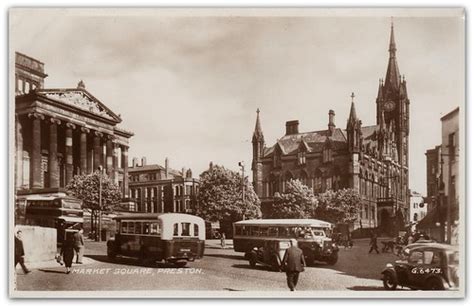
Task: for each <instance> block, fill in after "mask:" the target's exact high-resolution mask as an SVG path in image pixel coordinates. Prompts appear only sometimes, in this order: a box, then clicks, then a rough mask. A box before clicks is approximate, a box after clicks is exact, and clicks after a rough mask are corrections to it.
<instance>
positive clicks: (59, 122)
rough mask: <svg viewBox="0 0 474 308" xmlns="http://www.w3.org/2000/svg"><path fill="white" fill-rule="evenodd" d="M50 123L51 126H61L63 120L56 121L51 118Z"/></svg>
mask: <svg viewBox="0 0 474 308" xmlns="http://www.w3.org/2000/svg"><path fill="white" fill-rule="evenodd" d="M49 121H50V123H51V124H56V125H60V124H61V120H59V119H56V118H50V119H49Z"/></svg>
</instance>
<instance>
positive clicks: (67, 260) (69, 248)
mask: <svg viewBox="0 0 474 308" xmlns="http://www.w3.org/2000/svg"><path fill="white" fill-rule="evenodd" d="M61 255H62V256H63V260H64V266H66V274H69V273H70V272H71V267H72V259H74V234H73V233H72V232H66V238H65V240H64V242H63V246H62V247H61Z"/></svg>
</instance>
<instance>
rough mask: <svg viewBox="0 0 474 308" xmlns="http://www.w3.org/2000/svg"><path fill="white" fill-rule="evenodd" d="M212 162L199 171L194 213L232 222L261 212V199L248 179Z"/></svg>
mask: <svg viewBox="0 0 474 308" xmlns="http://www.w3.org/2000/svg"><path fill="white" fill-rule="evenodd" d="M243 185H244V191H245V193H244V197H242V177H241V176H240V174H239V173H238V172H235V171H232V170H229V169H226V168H224V167H222V166H217V165H213V166H212V168H210V169H209V170H206V171H204V172H203V173H202V174H201V175H200V185H199V196H198V208H197V214H198V215H199V216H201V217H202V218H204V219H205V220H208V221H225V222H235V221H239V220H242V219H252V218H258V217H260V216H261V212H260V200H259V199H258V196H257V194H256V193H255V191H254V190H253V187H252V185H251V184H250V183H249V181H248V179H247V178H245V179H244V183H243Z"/></svg>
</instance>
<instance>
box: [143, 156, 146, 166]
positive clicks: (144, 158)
mask: <svg viewBox="0 0 474 308" xmlns="http://www.w3.org/2000/svg"><path fill="white" fill-rule="evenodd" d="M143 166H146V156H143V157H142V167H143Z"/></svg>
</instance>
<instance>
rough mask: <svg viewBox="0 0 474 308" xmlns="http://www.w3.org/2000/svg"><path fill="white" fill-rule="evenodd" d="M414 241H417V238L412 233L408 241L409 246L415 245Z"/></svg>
mask: <svg viewBox="0 0 474 308" xmlns="http://www.w3.org/2000/svg"><path fill="white" fill-rule="evenodd" d="M414 241H415V238H414V237H413V235H412V234H411V233H410V235H409V236H408V240H407V243H408V245H410V244H413V242H414Z"/></svg>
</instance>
